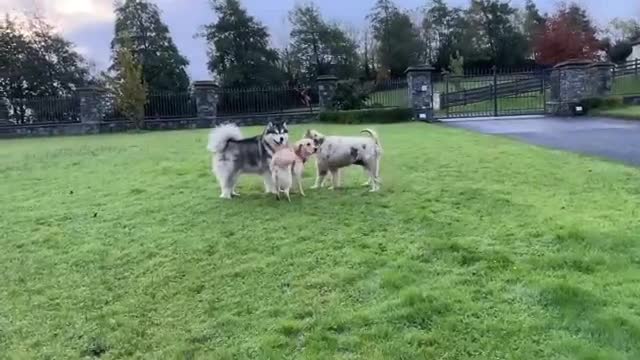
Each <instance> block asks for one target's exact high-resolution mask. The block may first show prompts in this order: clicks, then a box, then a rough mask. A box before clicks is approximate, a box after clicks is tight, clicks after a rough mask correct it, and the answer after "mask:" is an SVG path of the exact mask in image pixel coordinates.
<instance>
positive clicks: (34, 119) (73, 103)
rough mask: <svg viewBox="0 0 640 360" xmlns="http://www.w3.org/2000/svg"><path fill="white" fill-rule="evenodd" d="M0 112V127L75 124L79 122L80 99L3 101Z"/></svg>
mask: <svg viewBox="0 0 640 360" xmlns="http://www.w3.org/2000/svg"><path fill="white" fill-rule="evenodd" d="M0 112H1V113H2V117H1V119H0V126H3V125H4V126H6V125H30V124H42V125H44V124H62V123H76V122H79V121H80V97H78V96H61V97H35V98H25V99H4V100H3V101H2V102H1V103H0Z"/></svg>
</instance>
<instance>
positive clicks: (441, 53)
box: [422, 0, 474, 69]
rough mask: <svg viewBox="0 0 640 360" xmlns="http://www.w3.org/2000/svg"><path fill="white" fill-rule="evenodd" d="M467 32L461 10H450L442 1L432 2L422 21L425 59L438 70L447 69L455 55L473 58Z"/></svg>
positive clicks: (466, 22)
mask: <svg viewBox="0 0 640 360" xmlns="http://www.w3.org/2000/svg"><path fill="white" fill-rule="evenodd" d="M468 31H469V24H468V21H467V19H466V18H465V17H464V16H463V10H462V9H461V8H457V7H453V8H450V7H449V6H448V5H447V3H446V2H445V1H444V0H434V1H433V2H432V4H431V6H430V7H429V8H428V9H427V11H426V12H425V14H424V18H423V21H422V33H423V38H424V41H425V46H426V58H427V59H428V60H429V61H430V62H431V63H433V64H434V65H435V66H436V67H437V68H439V69H446V68H448V67H449V66H450V59H452V58H454V57H455V56H454V55H456V54H462V55H464V56H467V57H468V58H473V57H474V47H473V46H472V44H470V43H469V41H468V39H467V38H468V37H467V33H468Z"/></svg>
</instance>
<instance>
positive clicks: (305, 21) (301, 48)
mask: <svg viewBox="0 0 640 360" xmlns="http://www.w3.org/2000/svg"><path fill="white" fill-rule="evenodd" d="M289 20H290V22H291V26H292V29H291V40H292V42H291V48H292V53H293V54H294V56H296V57H297V58H298V59H299V60H300V63H301V66H302V69H301V72H302V73H303V74H304V77H305V78H306V81H307V83H310V82H313V81H315V78H316V77H318V76H319V75H328V74H332V75H336V76H338V77H339V78H351V77H355V75H356V72H357V71H356V70H357V66H358V53H357V48H358V47H357V44H356V42H355V40H353V38H352V37H350V36H349V35H348V34H347V32H346V31H344V30H343V29H342V28H340V26H339V25H337V24H331V23H327V22H326V21H324V20H323V19H322V16H321V15H320V11H319V10H318V8H317V7H316V6H315V5H314V4H313V3H308V4H305V5H300V6H296V7H295V8H294V9H293V10H292V11H291V13H290V14H289Z"/></svg>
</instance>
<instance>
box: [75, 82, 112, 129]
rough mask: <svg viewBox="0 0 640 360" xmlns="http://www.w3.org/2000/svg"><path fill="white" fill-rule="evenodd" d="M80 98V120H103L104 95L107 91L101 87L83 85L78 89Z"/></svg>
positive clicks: (91, 122)
mask: <svg viewBox="0 0 640 360" xmlns="http://www.w3.org/2000/svg"><path fill="white" fill-rule="evenodd" d="M76 93H77V94H78V97H79V98H80V122H81V123H84V124H98V123H100V122H102V115H103V113H102V97H103V96H104V95H105V93H106V91H105V90H104V89H102V88H99V87H93V86H91V87H83V88H78V89H76Z"/></svg>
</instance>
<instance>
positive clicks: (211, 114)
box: [193, 81, 218, 121]
mask: <svg viewBox="0 0 640 360" xmlns="http://www.w3.org/2000/svg"><path fill="white" fill-rule="evenodd" d="M193 92H194V96H195V98H196V106H197V108H198V117H199V118H202V119H207V120H210V121H213V120H215V118H216V115H217V113H218V85H217V84H216V83H215V82H213V81H196V82H194V83H193Z"/></svg>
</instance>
